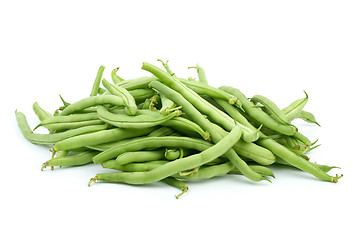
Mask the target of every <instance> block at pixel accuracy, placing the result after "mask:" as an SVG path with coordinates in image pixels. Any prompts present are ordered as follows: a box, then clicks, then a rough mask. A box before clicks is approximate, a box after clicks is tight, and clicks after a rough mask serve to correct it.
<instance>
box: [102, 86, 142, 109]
mask: <svg viewBox="0 0 359 240" xmlns="http://www.w3.org/2000/svg"><path fill="white" fill-rule="evenodd" d="M102 85H103V86H104V87H105V88H106V89H107V90H108V91H109V92H110V93H111V94H113V95H116V96H119V97H121V98H123V100H124V105H125V106H126V108H125V111H126V113H127V114H128V115H131V116H133V115H135V114H136V112H137V105H136V101H135V99H134V97H133V96H132V95H131V94H130V93H129V92H128V91H127V90H126V89H125V88H123V87H121V86H117V85H114V84H111V83H109V82H108V81H107V80H106V79H102Z"/></svg>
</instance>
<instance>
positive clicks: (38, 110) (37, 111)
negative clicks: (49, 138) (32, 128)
mask: <svg viewBox="0 0 359 240" xmlns="http://www.w3.org/2000/svg"><path fill="white" fill-rule="evenodd" d="M32 109H33V110H34V112H35V114H36V116H37V117H38V118H39V120H40V121H43V120H45V119H47V118H49V117H51V116H52V115H51V113H49V112H48V111H46V110H44V109H42V108H41V107H40V105H39V104H38V103H37V102H35V103H34V104H33V105H32Z"/></svg>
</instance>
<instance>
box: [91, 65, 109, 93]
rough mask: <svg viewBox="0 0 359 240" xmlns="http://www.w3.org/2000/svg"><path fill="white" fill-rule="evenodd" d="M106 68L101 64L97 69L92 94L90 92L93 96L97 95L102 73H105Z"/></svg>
mask: <svg viewBox="0 0 359 240" xmlns="http://www.w3.org/2000/svg"><path fill="white" fill-rule="evenodd" d="M104 70H105V67H104V66H100V68H99V69H98V71H97V75H96V78H95V81H94V83H93V86H92V90H91V94H90V96H91V97H92V96H96V95H97V94H98V89H99V87H100V83H101V78H102V74H103V71H104Z"/></svg>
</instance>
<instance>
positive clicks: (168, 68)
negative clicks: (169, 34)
mask: <svg viewBox="0 0 359 240" xmlns="http://www.w3.org/2000/svg"><path fill="white" fill-rule="evenodd" d="M157 61H160V62H161V63H162V66H163V67H164V68H165V69H166V72H167V73H168V74H169V75H171V76H173V77H176V74H175V73H174V72H172V70H171V69H170V67H169V66H168V60H167V61H166V62H164V61H162V60H161V59H157Z"/></svg>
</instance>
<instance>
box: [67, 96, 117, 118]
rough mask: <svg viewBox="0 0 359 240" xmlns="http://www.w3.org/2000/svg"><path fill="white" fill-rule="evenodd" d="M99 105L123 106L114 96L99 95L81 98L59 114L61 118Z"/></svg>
mask: <svg viewBox="0 0 359 240" xmlns="http://www.w3.org/2000/svg"><path fill="white" fill-rule="evenodd" d="M100 104H112V105H115V106H123V105H124V102H123V99H122V98H120V97H118V96H114V95H100V96H93V97H87V98H83V99H81V100H79V101H77V102H75V103H72V104H70V105H69V106H68V107H66V108H65V109H64V111H62V112H61V113H60V115H61V116H66V115H69V114H71V113H73V112H76V111H80V110H83V109H86V108H89V107H93V106H97V105H100Z"/></svg>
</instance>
